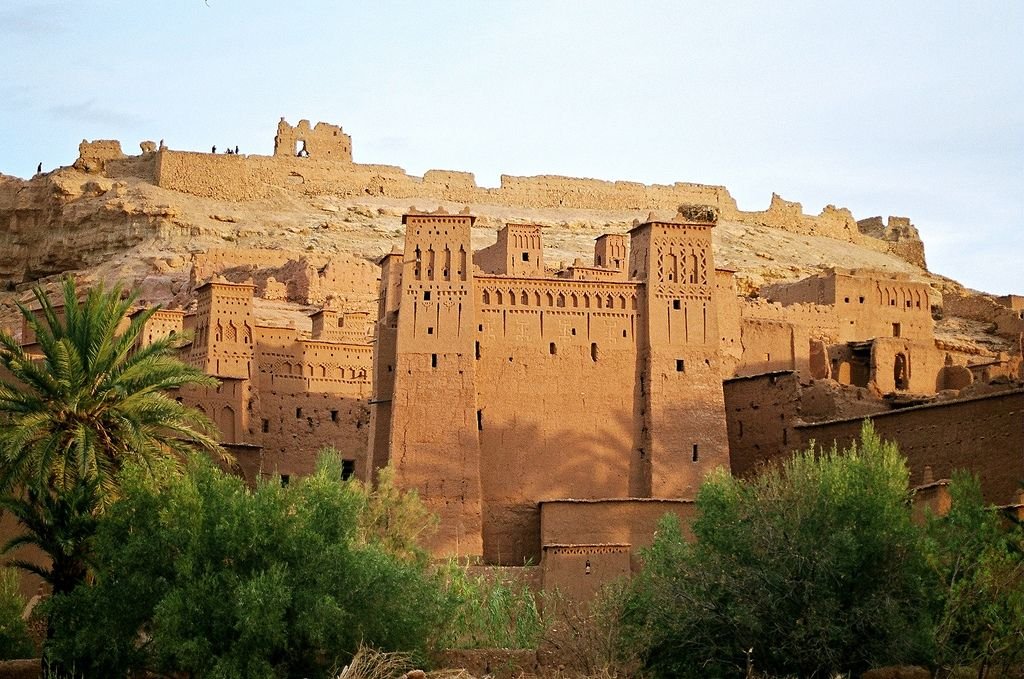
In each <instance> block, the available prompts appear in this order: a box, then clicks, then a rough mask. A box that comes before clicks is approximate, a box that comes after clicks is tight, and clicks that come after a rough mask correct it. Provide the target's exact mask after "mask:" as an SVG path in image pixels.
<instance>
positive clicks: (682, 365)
mask: <svg viewBox="0 0 1024 679" xmlns="http://www.w3.org/2000/svg"><path fill="white" fill-rule="evenodd" d="M676 372H677V373H681V372H686V361H684V360H683V359H681V358H677V359H676Z"/></svg>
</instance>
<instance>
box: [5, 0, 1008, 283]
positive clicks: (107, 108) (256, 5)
mask: <svg viewBox="0 0 1024 679" xmlns="http://www.w3.org/2000/svg"><path fill="white" fill-rule="evenodd" d="M0 63H3V64H4V72H3V74H2V75H0V172H4V173H7V174H13V175H16V176H21V177H27V176H31V174H32V173H33V172H34V170H35V166H36V163H38V162H40V161H42V162H43V165H44V166H45V167H46V168H53V167H54V166H57V165H66V164H69V163H71V162H72V161H73V160H74V158H75V156H76V154H77V146H78V142H79V141H81V140H82V139H83V138H89V139H98V138H117V139H120V140H121V141H122V143H123V146H124V148H125V149H126V150H127V151H129V152H137V151H138V142H139V141H140V140H142V139H153V140H158V139H161V138H163V139H165V140H166V141H167V144H168V145H169V146H171V147H172V148H178V149H196V150H208V149H209V147H210V146H211V145H212V144H217V145H218V146H220V147H222V148H223V147H225V146H228V145H232V146H233V145H235V144H237V145H238V146H239V147H240V148H241V150H242V151H243V152H250V153H270V151H271V148H272V144H273V136H274V132H275V129H276V124H277V120H278V118H279V117H280V116H282V115H283V116H286V117H287V118H288V119H289V120H290V121H292V122H296V121H297V120H298V119H299V118H309V119H310V120H312V121H314V122H315V121H317V120H326V121H329V122H333V123H336V124H340V125H342V126H343V127H344V128H345V130H346V131H347V132H348V133H349V134H351V135H352V138H353V150H354V155H355V159H356V160H357V161H358V162H372V163H388V164H394V165H400V166H402V167H404V168H405V169H407V170H408V171H410V172H412V173H415V174H421V173H422V172H423V171H424V170H427V169H430V168H443V169H454V170H465V171H470V172H474V173H475V174H476V176H477V181H478V183H480V184H482V185H496V184H497V182H498V176H499V175H500V174H502V173H505V174H519V175H529V174H565V175H571V176H583V177H598V178H602V179H627V180H635V181H643V182H648V183H650V182H661V183H666V182H673V181H693V182H701V183H709V184H724V185H726V186H727V187H728V188H729V189H730V191H731V192H732V194H733V195H734V196H735V197H736V199H737V200H738V201H739V205H740V207H741V208H742V209H746V210H755V209H764V208H765V207H766V206H767V205H768V202H769V199H770V197H771V193H772V191H777V192H778V193H780V194H782V196H783V197H785V198H787V199H789V200H797V201H800V202H801V203H803V205H804V209H805V211H806V212H809V213H817V212H818V211H820V210H821V208H822V207H823V206H824V205H825V204H827V203H833V204H835V205H839V206H845V207H849V208H850V209H851V210H853V213H854V215H855V216H856V217H857V218H858V219H859V218H863V217H869V216H873V215H876V214H880V215H883V216H885V215H889V214H896V215H905V216H909V217H910V218H911V219H912V220H913V222H914V223H915V224H916V225H917V226H918V228H919V229H920V230H921V233H922V235H923V237H924V239H925V245H926V249H927V256H928V260H929V265H930V268H931V269H932V270H933V271H936V272H937V273H941V274H945V275H949V276H952V277H954V278H956V279H958V280H960V281H961V282H963V283H965V284H967V285H970V286H972V287H976V288H981V289H984V290H987V291H990V292H997V293H1006V292H1011V291H1012V292H1018V293H1024V276H1022V274H1021V265H1020V261H1021V255H1022V253H1024V234H1022V230H1024V3H1022V2H1019V0H1006V1H1005V2H970V3H968V2H946V1H934V0H933V1H928V2H925V1H914V2H874V1H861V2H822V1H820V0H819V1H813V2H812V1H810V0H807V1H799V2H796V1H794V2H776V3H766V2H719V3H710V2H709V3H706V4H698V3H690V2H642V1H639V2H622V3H612V2H592V3H586V2H554V1H548V2H539V1H538V2H516V1H514V0H506V1H505V2H500V3H499V2H483V1H480V0H478V1H476V2H469V1H466V2H454V1H453V2H385V1H373V2H344V1H342V0H337V1H326V0H325V1H313V0H309V1H301V0H292V1H290V2H289V1H284V0H276V1H274V2H265V1H263V0H207V2H204V1H203V0H173V1H169V0H164V1H162V2H154V1H149V2H147V1H145V0H133V1H130V2H129V1H121V0H95V1H93V2H38V1H34V0H4V1H3V3H2V4H0Z"/></svg>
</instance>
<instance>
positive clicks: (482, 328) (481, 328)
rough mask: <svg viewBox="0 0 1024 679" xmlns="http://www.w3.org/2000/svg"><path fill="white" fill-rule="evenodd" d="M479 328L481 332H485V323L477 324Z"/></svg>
mask: <svg viewBox="0 0 1024 679" xmlns="http://www.w3.org/2000/svg"><path fill="white" fill-rule="evenodd" d="M477 330H479V331H480V332H483V331H484V324H483V323H481V324H480V325H478V326H477Z"/></svg>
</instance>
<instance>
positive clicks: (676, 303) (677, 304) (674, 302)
mask: <svg viewBox="0 0 1024 679" xmlns="http://www.w3.org/2000/svg"><path fill="white" fill-rule="evenodd" d="M672 308H673V309H682V308H683V304H682V302H680V301H679V300H678V299H674V300H672Z"/></svg>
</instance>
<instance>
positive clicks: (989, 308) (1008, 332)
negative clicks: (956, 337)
mask: <svg viewBox="0 0 1024 679" xmlns="http://www.w3.org/2000/svg"><path fill="white" fill-rule="evenodd" d="M1018 299H1019V298H1018ZM942 311H943V313H944V314H946V315H948V316H959V317H960V318H969V319H971V320H975V321H982V322H984V323H992V324H993V325H994V326H995V330H996V333H998V334H999V335H1001V336H1002V337H1006V338H1008V339H1011V340H1016V341H1018V342H1019V341H1020V338H1021V335H1022V333H1024V311H1019V310H1018V309H1016V308H1015V307H1014V306H1013V305H1012V304H1000V303H999V302H998V301H997V300H995V299H993V298H992V297H989V296H987V295H957V294H952V293H947V294H945V295H943V299H942Z"/></svg>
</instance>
